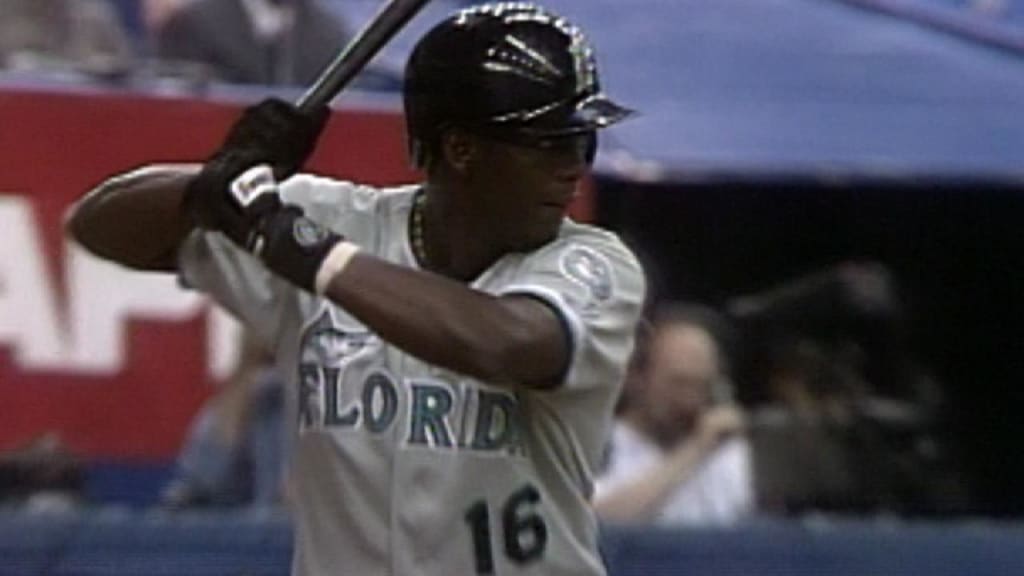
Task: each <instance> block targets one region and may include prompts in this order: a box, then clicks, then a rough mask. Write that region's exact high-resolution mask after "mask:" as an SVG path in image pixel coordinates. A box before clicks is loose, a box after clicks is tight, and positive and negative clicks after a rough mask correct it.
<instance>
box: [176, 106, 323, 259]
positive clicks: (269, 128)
mask: <svg viewBox="0 0 1024 576" xmlns="http://www.w3.org/2000/svg"><path fill="white" fill-rule="evenodd" d="M328 116H329V109H328V108H327V107H326V106H324V107H320V108H318V109H317V110H315V111H313V112H311V113H305V112H302V111H300V110H299V109H298V108H296V107H295V106H292V105H291V104H288V103H287V102H284V101H282V100H277V99H269V100H264V101H263V102H260V103H259V104H257V105H255V106H250V107H249V108H247V109H246V110H245V112H243V114H242V117H241V118H240V119H239V120H238V121H237V122H235V124H234V125H233V126H232V127H231V130H230V131H229V132H228V135H227V137H226V138H225V140H224V143H223V144H222V145H221V147H220V148H219V149H218V150H217V151H216V152H215V153H214V154H213V155H212V156H211V157H210V158H209V160H207V162H206V163H205V164H204V165H203V168H202V170H201V171H200V173H199V174H198V175H197V176H196V177H195V178H193V179H192V180H191V181H190V182H189V184H188V185H187V187H186V190H185V198H184V209H185V211H186V214H188V215H189V217H191V218H192V220H193V222H194V224H195V225H197V226H200V227H202V228H206V229H209V230H219V231H221V232H224V233H225V234H226V235H227V236H228V237H229V238H231V239H232V240H233V241H234V242H236V243H237V244H239V245H243V246H244V245H246V244H247V243H248V242H249V237H250V236H251V235H252V233H253V226H254V224H255V222H256V221H258V220H259V219H260V218H261V217H262V215H263V214H265V213H268V212H271V211H273V210H275V209H276V208H277V207H279V206H280V201H279V200H278V199H277V197H276V193H275V194H273V195H261V196H260V197H259V198H258V200H257V201H254V202H251V203H243V204H240V203H239V202H238V200H237V197H238V194H237V193H236V194H234V195H232V194H229V193H228V191H229V188H230V186H231V184H232V182H234V181H235V180H236V179H238V177H239V176H240V175H242V174H243V173H245V172H247V171H248V170H250V169H251V168H253V167H255V166H258V165H267V166H270V167H271V169H272V171H273V174H272V176H273V179H274V180H277V181H280V180H283V179H285V178H288V177H290V176H292V175H293V174H295V172H297V171H298V170H299V169H300V168H301V167H302V165H303V163H305V161H306V159H307V158H308V157H309V155H310V154H311V153H312V152H313V149H314V148H315V146H316V141H317V139H318V138H319V136H320V133H321V132H322V131H323V127H324V125H325V123H326V121H327V118H328Z"/></svg>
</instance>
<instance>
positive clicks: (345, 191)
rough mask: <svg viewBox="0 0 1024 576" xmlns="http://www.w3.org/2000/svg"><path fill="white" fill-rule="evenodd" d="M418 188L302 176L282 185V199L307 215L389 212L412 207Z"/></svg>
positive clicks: (311, 175) (312, 175)
mask: <svg viewBox="0 0 1024 576" xmlns="http://www.w3.org/2000/svg"><path fill="white" fill-rule="evenodd" d="M417 188H418V186H417V185H414V184H409V185H402V186H393V187H378V186H372V185H369V184H362V183H358V182H352V181H349V180H342V179H338V178H331V177H327V176H320V175H316V174H307V173H301V174H296V175H295V176H292V177H291V178H289V179H288V180H286V181H285V182H284V183H282V184H281V198H282V199H283V200H284V202H285V203H287V204H294V205H297V206H300V207H301V208H302V209H303V210H305V211H306V212H307V214H311V215H325V216H329V215H330V214H336V213H340V212H349V213H351V212H364V213H379V212H381V211H384V212H388V211H392V210H396V209H401V207H403V206H405V205H407V204H409V203H410V202H411V198H412V195H413V193H414V192H415V190H416V189H417Z"/></svg>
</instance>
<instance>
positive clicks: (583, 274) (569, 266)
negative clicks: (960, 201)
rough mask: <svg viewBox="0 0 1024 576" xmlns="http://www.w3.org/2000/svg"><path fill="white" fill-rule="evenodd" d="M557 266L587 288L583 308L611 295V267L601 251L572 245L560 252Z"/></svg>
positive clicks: (604, 300) (600, 301)
mask: <svg viewBox="0 0 1024 576" xmlns="http://www.w3.org/2000/svg"><path fill="white" fill-rule="evenodd" d="M559 266H560V267H561V269H562V273H563V274H565V276H566V277H567V278H569V279H570V280H572V281H573V282H576V283H577V284H579V285H581V286H583V287H584V288H586V289H587V294H588V298H587V299H586V301H585V302H584V307H585V308H591V307H593V306H596V305H598V304H602V303H604V302H607V301H608V300H610V299H611V297H612V291H613V290H614V286H613V285H612V267H611V264H610V263H609V262H608V259H607V258H605V257H604V256H603V255H602V254H601V253H599V252H597V251H595V250H591V249H590V248H585V247H583V246H574V247H572V248H570V249H568V250H566V251H565V252H564V253H562V257H561V260H560V261H559Z"/></svg>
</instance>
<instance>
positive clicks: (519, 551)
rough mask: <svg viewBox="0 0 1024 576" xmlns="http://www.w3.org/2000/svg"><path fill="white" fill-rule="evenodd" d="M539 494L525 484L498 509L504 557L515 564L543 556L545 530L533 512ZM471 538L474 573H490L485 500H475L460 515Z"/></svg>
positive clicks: (488, 518)
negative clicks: (474, 563) (462, 516)
mask: <svg viewBox="0 0 1024 576" xmlns="http://www.w3.org/2000/svg"><path fill="white" fill-rule="evenodd" d="M539 502H540V492H538V491H537V489H536V488H535V487H534V486H532V485H530V484H527V485H526V486H523V487H522V488H520V489H519V490H517V491H515V492H513V493H512V495H510V496H509V497H508V499H507V500H505V503H504V504H503V505H502V507H501V532H502V534H501V535H502V539H503V540H504V546H505V556H507V557H508V559H509V560H511V561H512V562H514V563H516V564H520V565H522V564H528V563H530V562H533V561H534V560H537V559H538V558H540V557H541V556H543V555H544V549H545V547H547V543H548V528H547V526H546V525H545V524H544V519H543V518H541V517H540V515H539V514H537V512H536V507H537V504H538V503H539ZM464 518H465V520H466V524H468V525H469V531H470V533H471V534H472V536H473V555H474V557H475V558H476V573H477V574H494V548H493V546H492V543H491V512H490V508H489V507H488V506H487V501H486V500H477V501H476V502H474V503H473V504H472V505H471V506H470V507H469V508H467V509H466V514H465V516H464Z"/></svg>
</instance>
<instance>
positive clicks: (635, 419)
mask: <svg viewBox="0 0 1024 576" xmlns="http://www.w3.org/2000/svg"><path fill="white" fill-rule="evenodd" d="M726 330H727V326H726V323H725V321H724V320H723V319H722V317H721V316H720V315H718V314H717V313H716V312H714V311H713V310H710V309H708V308H705V307H702V306H696V305H686V304H673V305H669V306H663V307H661V308H659V309H658V310H657V311H656V312H655V314H654V317H653V321H652V324H651V326H650V331H649V333H648V340H647V341H646V345H644V346H640V347H638V350H637V353H636V356H635V358H634V365H633V370H632V376H631V379H630V380H629V381H628V382H627V385H626V390H625V392H624V397H623V403H622V404H621V407H620V413H619V418H618V421H617V422H616V425H615V427H614V429H613V433H612V439H611V443H610V445H609V451H608V460H607V462H606V467H605V470H604V472H603V473H602V474H601V475H600V476H599V477H598V479H597V490H596V495H595V500H594V506H595V509H596V511H597V514H598V516H599V517H600V518H601V519H602V520H603V521H605V522H611V523H654V524H660V525H690V526H696V525H728V524H733V523H735V522H738V521H740V520H743V519H745V518H747V517H749V516H750V515H752V514H753V511H754V501H755V498H754V487H753V478H752V465H751V454H750V448H749V446H748V444H747V441H746V439H745V436H744V417H743V414H742V412H741V411H740V409H739V408H738V407H737V406H735V405H734V404H733V403H732V402H731V398H730V396H731V393H730V392H731V385H730V384H729V382H728V378H727V374H728V369H727V361H726V358H725V355H726V354H725V350H724V349H725V346H724V341H725V340H727V336H726V334H725V333H726Z"/></svg>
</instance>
